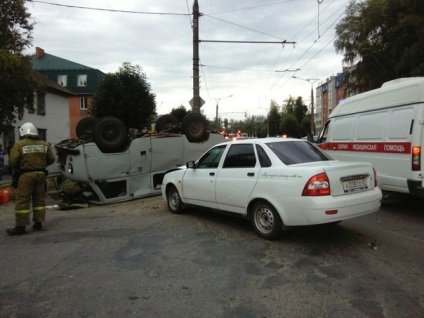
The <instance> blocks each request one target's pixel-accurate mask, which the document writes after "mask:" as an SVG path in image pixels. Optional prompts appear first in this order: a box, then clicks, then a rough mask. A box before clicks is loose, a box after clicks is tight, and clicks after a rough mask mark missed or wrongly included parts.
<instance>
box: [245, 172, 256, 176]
mask: <svg viewBox="0 0 424 318" xmlns="http://www.w3.org/2000/svg"><path fill="white" fill-rule="evenodd" d="M247 176H248V177H254V176H255V173H254V172H248V173H247Z"/></svg>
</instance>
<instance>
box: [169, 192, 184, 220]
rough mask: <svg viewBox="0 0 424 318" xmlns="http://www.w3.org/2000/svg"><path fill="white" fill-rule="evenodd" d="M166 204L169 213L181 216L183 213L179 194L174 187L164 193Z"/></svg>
mask: <svg viewBox="0 0 424 318" xmlns="http://www.w3.org/2000/svg"><path fill="white" fill-rule="evenodd" d="M166 202H167V203H168V209H169V211H170V212H171V213H174V214H181V213H182V212H183V204H182V202H181V197H180V194H179V193H178V190H177V188H176V187H175V186H173V185H171V186H170V187H169V189H168V190H167V191H166Z"/></svg>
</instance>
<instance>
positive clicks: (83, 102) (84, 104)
mask: <svg viewBox="0 0 424 318" xmlns="http://www.w3.org/2000/svg"><path fill="white" fill-rule="evenodd" d="M87 104H88V99H87V97H81V98H80V109H83V110H87V107H88V105H87Z"/></svg>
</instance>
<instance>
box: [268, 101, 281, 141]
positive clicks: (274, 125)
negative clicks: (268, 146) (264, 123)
mask: <svg viewBox="0 0 424 318" xmlns="http://www.w3.org/2000/svg"><path fill="white" fill-rule="evenodd" d="M279 108H280V107H279V106H278V104H277V103H276V102H275V101H274V100H272V101H271V104H270V107H269V112H268V121H269V135H270V136H271V137H272V136H277V135H279V134H280V133H281V131H280V130H281V129H280V126H281V125H280V121H281V114H280V112H279Z"/></svg>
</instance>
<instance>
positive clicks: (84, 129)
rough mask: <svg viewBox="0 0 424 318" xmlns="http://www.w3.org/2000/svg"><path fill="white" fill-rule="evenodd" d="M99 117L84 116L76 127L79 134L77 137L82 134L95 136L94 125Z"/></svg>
mask: <svg viewBox="0 0 424 318" xmlns="http://www.w3.org/2000/svg"><path fill="white" fill-rule="evenodd" d="M97 121H98V118H96V117H85V118H82V119H81V120H80V121H79V122H78V123H77V127H76V128H75V132H76V134H77V138H80V137H82V136H87V137H89V138H92V137H93V130H94V126H95V125H96V123H97Z"/></svg>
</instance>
